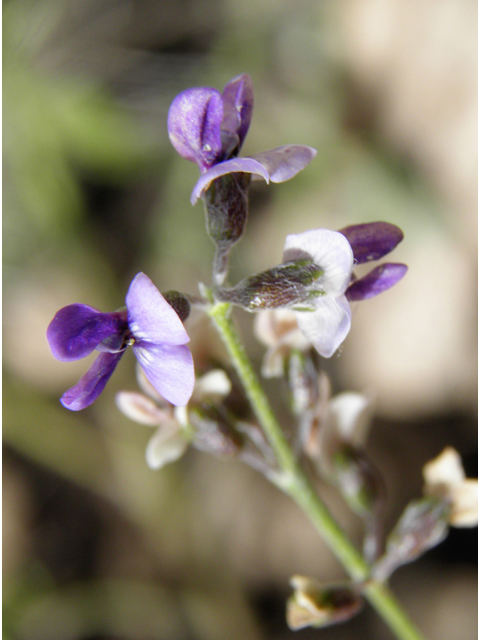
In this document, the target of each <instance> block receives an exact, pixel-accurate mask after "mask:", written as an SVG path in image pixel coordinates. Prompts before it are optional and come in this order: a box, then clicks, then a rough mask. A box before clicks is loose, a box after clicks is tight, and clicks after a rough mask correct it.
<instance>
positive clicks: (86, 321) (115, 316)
mask: <svg viewBox="0 0 480 640" xmlns="http://www.w3.org/2000/svg"><path fill="white" fill-rule="evenodd" d="M127 328H128V325H127V322H126V320H125V318H124V317H123V314H122V313H121V312H114V313H101V312H100V311H98V309H94V308H93V307H89V306H87V305H86V304H71V305H69V306H68V307H63V309H60V311H57V313H56V315H55V317H54V319H53V320H52V321H51V323H50V324H49V325H48V329H47V340H48V343H49V344H50V349H51V350H52V353H53V355H54V357H55V358H57V360H63V361H70V360H79V359H80V358H84V357H85V356H88V355H89V354H90V353H91V352H92V351H93V350H94V349H95V348H96V347H97V346H98V345H99V344H100V343H101V342H102V341H103V340H106V339H107V338H111V337H112V336H113V337H115V338H118V343H119V344H118V346H117V348H120V346H121V343H122V341H123V335H124V332H125V330H126V329H127ZM115 342H117V340H115ZM115 350H116V349H115Z"/></svg>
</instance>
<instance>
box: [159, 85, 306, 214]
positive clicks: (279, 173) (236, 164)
mask: <svg viewBox="0 0 480 640" xmlns="http://www.w3.org/2000/svg"><path fill="white" fill-rule="evenodd" d="M252 112H253V84H252V79H251V78H250V76H249V75H248V74H243V75H240V76H236V77H235V78H233V79H232V80H230V82H229V83H228V84H227V85H226V87H225V88H224V90H223V92H222V93H220V92H219V91H217V90H216V89H213V88H210V87H197V88H193V89H187V90H186V91H183V92H182V93H181V94H179V95H178V96H177V97H176V98H175V100H174V101H173V102H172V105H171V107H170V111H169V114H168V134H169V136H170V140H171V142H172V144H173V146H174V147H175V149H176V150H177V151H178V153H179V154H180V155H181V156H182V158H185V159H186V160H190V161H191V162H196V163H197V165H198V168H199V169H200V171H201V173H202V175H201V177H200V179H199V180H198V182H197V184H196V185H195V187H194V189H193V192H192V196H191V202H192V204H195V202H196V201H197V200H198V198H199V197H201V195H202V194H203V193H204V192H205V191H206V190H207V189H208V188H209V186H210V184H211V183H212V181H213V180H215V179H216V178H219V177H220V176H223V175H226V174H229V173H249V174H252V178H253V179H261V178H263V179H264V180H266V182H267V183H268V182H270V181H272V182H285V181H286V180H289V179H290V178H293V176H295V175H296V174H297V173H298V172H299V171H301V170H302V169H304V168H305V167H306V166H307V165H308V164H309V163H310V162H311V161H312V160H313V158H314V157H315V155H316V153H317V152H316V150H315V149H312V148H311V147H307V146H304V145H286V146H282V147H277V148H275V149H271V150H270V151H263V152H262V153H257V154H255V155H253V156H250V157H245V158H238V157H237V156H238V154H239V152H240V149H241V147H242V144H243V142H244V140H245V136H246V135H247V131H248V128H249V126H250V121H251V118H252Z"/></svg>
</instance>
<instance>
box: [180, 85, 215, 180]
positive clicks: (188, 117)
mask: <svg viewBox="0 0 480 640" xmlns="http://www.w3.org/2000/svg"><path fill="white" fill-rule="evenodd" d="M222 119H223V100H222V96H221V94H220V92H219V91H217V90H216V89H211V88H209V87H199V88H195V89H187V90H186V91H184V92H183V93H180V94H179V95H178V96H177V97H176V98H175V100H174V101H173V102H172V104H171V106H170V110H169V112H168V135H169V136H170V140H171V142H172V144H173V146H174V147H175V149H176V151H178V153H179V154H180V155H181V156H182V158H185V159H186V160H190V161H192V162H196V163H197V165H198V166H199V168H200V171H206V170H207V169H208V168H209V167H211V166H213V165H214V164H215V163H216V162H217V161H218V160H219V159H223V158H222V157H221V156H222V139H221V133H220V128H221V124H222Z"/></svg>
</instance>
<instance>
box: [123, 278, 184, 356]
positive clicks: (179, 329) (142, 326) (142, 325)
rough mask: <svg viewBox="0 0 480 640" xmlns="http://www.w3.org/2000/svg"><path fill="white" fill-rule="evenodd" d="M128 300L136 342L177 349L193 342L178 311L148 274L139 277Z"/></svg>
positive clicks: (130, 324) (130, 325)
mask: <svg viewBox="0 0 480 640" xmlns="http://www.w3.org/2000/svg"><path fill="white" fill-rule="evenodd" d="M125 300H126V304H127V310H128V325H129V327H130V330H131V332H132V333H133V336H134V338H135V340H136V341H146V342H153V343H157V344H170V345H176V344H185V343H186V342H188V341H189V340H190V338H189V337H188V334H187V332H186V331H185V328H184V326H183V324H182V321H181V320H180V318H179V317H178V315H177V314H176V312H175V311H174V309H173V308H172V307H171V306H170V305H169V304H168V302H167V301H166V300H165V298H164V297H163V296H162V294H161V293H160V291H159V290H158V289H157V287H156V286H155V285H154V284H153V282H152V281H151V280H150V278H149V277H148V276H146V275H145V274H144V273H141V272H140V273H138V274H137V275H136V276H135V278H134V279H133V281H132V283H131V285H130V288H129V289H128V293H127V297H126V299H125Z"/></svg>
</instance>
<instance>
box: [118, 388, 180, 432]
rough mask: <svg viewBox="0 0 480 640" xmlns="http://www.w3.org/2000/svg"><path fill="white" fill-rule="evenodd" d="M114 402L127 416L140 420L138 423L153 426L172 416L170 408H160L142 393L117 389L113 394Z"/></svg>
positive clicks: (136, 420)
mask: <svg viewBox="0 0 480 640" xmlns="http://www.w3.org/2000/svg"><path fill="white" fill-rule="evenodd" d="M115 402H116V404H117V407H118V408H119V409H120V411H121V412H122V413H123V414H125V415H126V416H127V418H130V420H134V421H135V422H140V424H146V425H150V426H152V427H155V426H158V425H159V424H161V423H162V422H164V421H165V420H169V419H171V417H172V412H171V410H168V409H167V410H165V409H160V407H158V406H157V405H156V404H155V402H153V401H152V400H150V398H147V396H144V395H143V393H135V392H133V391H119V393H117V395H116V396H115Z"/></svg>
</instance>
